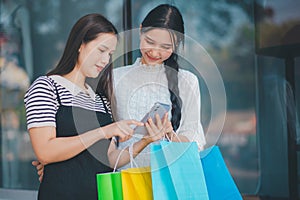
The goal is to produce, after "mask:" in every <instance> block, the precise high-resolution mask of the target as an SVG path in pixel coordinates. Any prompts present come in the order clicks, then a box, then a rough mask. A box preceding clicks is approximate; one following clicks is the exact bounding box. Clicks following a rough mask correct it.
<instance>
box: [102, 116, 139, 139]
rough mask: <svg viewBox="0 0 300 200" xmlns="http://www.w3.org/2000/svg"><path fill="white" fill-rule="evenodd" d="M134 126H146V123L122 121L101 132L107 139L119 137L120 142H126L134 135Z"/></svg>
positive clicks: (103, 128) (105, 127)
mask: <svg viewBox="0 0 300 200" xmlns="http://www.w3.org/2000/svg"><path fill="white" fill-rule="evenodd" d="M132 125H134V126H144V123H142V122H139V121H136V120H121V121H117V122H114V123H112V124H109V125H107V126H104V127H102V128H101V129H100V131H101V132H102V134H103V135H104V136H105V138H106V139H108V138H112V137H113V136H118V137H119V141H120V142H124V141H126V140H129V139H130V138H131V137H132V135H133V132H134V130H133V128H132V127H131V126H132Z"/></svg>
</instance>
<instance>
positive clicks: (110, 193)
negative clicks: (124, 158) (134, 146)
mask: <svg viewBox="0 0 300 200" xmlns="http://www.w3.org/2000/svg"><path fill="white" fill-rule="evenodd" d="M124 150H125V148H124V149H122V151H121V152H120V154H119V156H118V158H117V161H116V164H115V166H114V170H113V172H108V173H99V174H97V175H96V180H97V192H98V200H123V189H122V176H121V172H116V168H117V165H118V162H119V160H120V157H121V154H122V153H123V152H124Z"/></svg>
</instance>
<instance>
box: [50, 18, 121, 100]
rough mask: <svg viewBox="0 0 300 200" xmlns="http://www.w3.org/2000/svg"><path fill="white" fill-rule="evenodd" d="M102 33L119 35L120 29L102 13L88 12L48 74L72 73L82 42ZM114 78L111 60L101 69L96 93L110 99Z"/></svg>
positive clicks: (70, 35) (80, 20)
mask: <svg viewBox="0 0 300 200" xmlns="http://www.w3.org/2000/svg"><path fill="white" fill-rule="evenodd" d="M100 33H113V34H116V35H117V34H118V31H117V29H116V28H115V27H114V25H113V24H112V23H111V22H110V21H109V20H107V19H106V18H105V17H104V16H102V15H100V14H88V15H85V16H83V17H81V18H80V19H79V20H78V21H77V22H76V23H75V25H74V26H73V28H72V30H71V32H70V34H69V38H68V40H67V43H66V47H65V49H64V52H63V55H62V57H61V59H60V60H59V62H58V64H57V65H56V67H55V68H54V69H53V70H51V71H50V72H48V73H47V76H50V75H66V74H68V73H70V72H71V71H72V70H73V69H74V67H75V65H76V63H77V61H78V56H79V51H78V50H79V48H80V46H81V44H85V43H88V42H90V41H92V40H94V39H96V38H97V36H98V35H99V34H100ZM112 79H113V78H112V64H111V61H110V62H109V64H108V65H107V66H106V67H105V68H104V69H103V70H102V71H101V73H100V76H99V81H98V85H97V88H96V93H97V94H100V93H101V94H103V95H105V96H106V97H107V98H108V99H109V101H110V100H111V99H110V98H111V95H112V92H113V91H112V90H113V85H112V84H113V83H112Z"/></svg>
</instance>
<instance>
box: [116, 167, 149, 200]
mask: <svg viewBox="0 0 300 200" xmlns="http://www.w3.org/2000/svg"><path fill="white" fill-rule="evenodd" d="M121 176H122V186H123V200H137V199H142V200H148V199H149V200H152V199H153V195H152V181H151V170H150V167H139V168H129V169H124V170H122V171H121Z"/></svg>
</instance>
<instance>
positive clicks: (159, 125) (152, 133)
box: [144, 113, 173, 143]
mask: <svg viewBox="0 0 300 200" xmlns="http://www.w3.org/2000/svg"><path fill="white" fill-rule="evenodd" d="M155 119H156V124H155V123H154V122H153V120H152V118H149V119H148V121H147V123H145V126H146V129H147V131H148V135H146V136H144V139H146V140H147V141H148V142H149V143H150V142H154V141H157V140H160V139H161V138H163V137H164V136H165V135H166V134H167V133H169V132H172V131H173V127H172V124H171V122H170V121H169V119H168V113H166V114H165V115H164V116H163V118H162V119H160V117H159V115H158V114H156V115H155Z"/></svg>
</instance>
